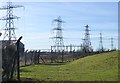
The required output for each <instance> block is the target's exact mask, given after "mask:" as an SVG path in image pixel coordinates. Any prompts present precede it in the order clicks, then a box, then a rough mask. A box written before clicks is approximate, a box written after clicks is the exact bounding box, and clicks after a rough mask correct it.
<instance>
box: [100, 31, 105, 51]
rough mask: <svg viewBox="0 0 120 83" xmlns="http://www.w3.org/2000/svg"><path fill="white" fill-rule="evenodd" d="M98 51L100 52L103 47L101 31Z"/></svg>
mask: <svg viewBox="0 0 120 83" xmlns="http://www.w3.org/2000/svg"><path fill="white" fill-rule="evenodd" d="M99 51H100V52H102V51H104V49H103V41H102V33H100V42H99Z"/></svg>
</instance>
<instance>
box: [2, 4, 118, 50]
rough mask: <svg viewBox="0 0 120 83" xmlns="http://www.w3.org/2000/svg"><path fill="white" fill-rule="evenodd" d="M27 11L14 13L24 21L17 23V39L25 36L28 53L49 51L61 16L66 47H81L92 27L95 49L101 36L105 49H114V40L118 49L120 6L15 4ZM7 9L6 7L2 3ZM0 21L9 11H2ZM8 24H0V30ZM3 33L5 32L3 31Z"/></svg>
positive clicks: (22, 10) (17, 10)
mask: <svg viewBox="0 0 120 83" xmlns="http://www.w3.org/2000/svg"><path fill="white" fill-rule="evenodd" d="M13 4H18V5H23V6H24V7H25V8H17V9H14V14H15V15H17V16H19V17H21V18H20V19H19V20H15V26H16V28H17V30H16V35H17V37H19V36H21V35H22V36H23V39H22V42H23V43H24V44H25V48H26V49H48V48H50V46H51V45H54V42H53V41H52V40H51V39H50V37H52V34H53V31H52V29H53V28H54V25H53V24H52V21H53V19H56V18H58V16H61V19H62V20H64V21H65V22H66V23H64V24H63V26H62V27H63V29H64V31H63V36H64V37H65V39H64V44H65V45H69V44H73V45H80V44H82V42H83V41H82V39H83V38H84V33H85V32H84V30H85V27H84V26H85V25H87V24H88V25H89V26H90V30H91V31H90V38H91V43H92V46H93V48H94V49H97V48H98V47H99V33H100V32H102V34H103V45H104V47H105V48H111V47H110V38H111V37H113V38H114V47H117V45H118V43H117V37H118V23H117V22H118V3H117V2H19V3H18V2H16V3H15V2H14V3H13ZM2 5H6V3H2ZM0 13H1V14H0V17H2V16H5V14H6V11H0ZM4 25H5V21H0V28H2V27H4ZM2 32H3V31H2Z"/></svg>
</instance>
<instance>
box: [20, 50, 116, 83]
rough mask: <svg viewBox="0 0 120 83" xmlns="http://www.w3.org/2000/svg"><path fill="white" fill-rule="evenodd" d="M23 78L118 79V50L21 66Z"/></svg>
mask: <svg viewBox="0 0 120 83" xmlns="http://www.w3.org/2000/svg"><path fill="white" fill-rule="evenodd" d="M20 74H21V79H22V80H24V79H26V78H29V79H33V80H39V81H117V80H118V52H117V51H113V52H108V53H102V54H96V55H92V56H87V57H84V58H80V59H78V60H74V61H72V62H67V63H52V64H46V65H41V64H38V65H32V66H27V67H21V73H20Z"/></svg>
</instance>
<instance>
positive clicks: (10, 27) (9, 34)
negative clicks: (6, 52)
mask: <svg viewBox="0 0 120 83" xmlns="http://www.w3.org/2000/svg"><path fill="white" fill-rule="evenodd" d="M19 7H23V6H21V5H12V2H7V5H6V6H3V7H2V8H0V10H7V15H6V16H4V17H2V18H1V19H0V20H5V21H6V24H5V28H4V30H5V33H4V37H3V40H5V39H6V40H7V38H8V40H9V41H11V40H16V35H15V26H14V19H19V18H20V17H17V16H15V15H13V9H14V8H19Z"/></svg>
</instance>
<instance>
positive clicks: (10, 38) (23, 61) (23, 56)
mask: <svg viewBox="0 0 120 83" xmlns="http://www.w3.org/2000/svg"><path fill="white" fill-rule="evenodd" d="M20 7H24V6H22V5H13V4H12V2H8V3H7V5H6V6H3V7H2V8H0V11H2V10H6V12H7V13H6V16H5V17H3V18H1V19H0V20H2V21H5V22H6V24H5V27H4V29H3V30H4V34H3V40H1V41H0V42H2V44H1V46H2V69H3V71H2V79H3V81H6V80H12V79H16V78H17V79H18V80H20V70H19V69H20V68H19V67H20V66H28V65H32V64H46V63H58V62H70V61H73V60H75V59H79V58H82V57H85V56H89V55H92V54H96V53H102V52H107V51H108V50H105V49H104V45H103V35H102V33H100V37H99V42H98V43H99V50H98V51H93V48H92V47H93V46H92V42H91V38H90V35H91V34H90V31H91V30H92V27H90V26H89V25H86V24H84V25H85V27H83V28H84V31H83V32H84V38H83V39H82V40H83V42H82V43H81V44H80V45H73V44H70V45H65V44H64V35H63V29H64V28H65V27H62V24H63V23H65V24H66V25H67V23H66V21H67V20H66V21H63V20H64V18H61V17H60V16H59V17H58V18H56V19H53V22H54V23H55V26H56V27H54V28H53V29H52V30H53V31H54V32H55V33H54V34H55V36H53V37H52V40H53V41H54V45H52V46H50V49H48V48H46V49H38V50H36V49H33V50H30V49H28V50H25V45H24V44H23V43H22V42H20V40H21V39H22V36H23V38H24V35H22V36H21V37H20V38H19V39H18V40H17V37H16V34H15V25H14V20H15V19H19V18H20V17H17V16H15V15H14V14H13V12H14V10H13V9H14V8H20ZM39 36H40V35H39ZM113 39H114V38H113V37H111V38H110V42H111V44H110V45H111V50H109V51H112V50H115V49H114V42H113V41H114V40H113Z"/></svg>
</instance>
